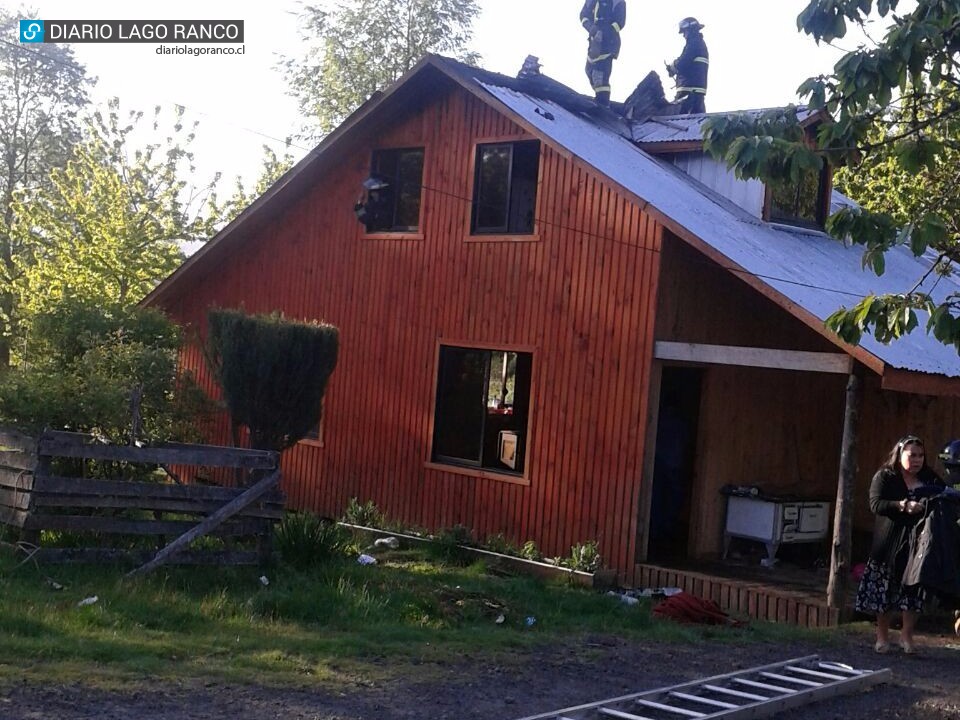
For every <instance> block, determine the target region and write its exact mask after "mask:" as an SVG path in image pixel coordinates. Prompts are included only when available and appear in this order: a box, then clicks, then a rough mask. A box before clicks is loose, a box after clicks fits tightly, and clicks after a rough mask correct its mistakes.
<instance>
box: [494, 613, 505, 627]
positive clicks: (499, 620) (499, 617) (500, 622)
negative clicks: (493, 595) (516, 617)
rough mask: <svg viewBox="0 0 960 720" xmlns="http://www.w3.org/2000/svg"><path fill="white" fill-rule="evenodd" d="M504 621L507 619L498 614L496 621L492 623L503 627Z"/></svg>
mask: <svg viewBox="0 0 960 720" xmlns="http://www.w3.org/2000/svg"><path fill="white" fill-rule="evenodd" d="M506 619H507V618H506V617H504V615H503V613H500V614H499V615H497V619H496V620H494V622H495V623H496V624H497V625H503V623H504V621H505V620H506Z"/></svg>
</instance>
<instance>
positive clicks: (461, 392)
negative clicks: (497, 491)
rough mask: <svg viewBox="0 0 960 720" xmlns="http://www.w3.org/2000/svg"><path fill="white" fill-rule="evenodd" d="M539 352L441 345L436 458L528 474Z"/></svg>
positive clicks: (434, 457) (435, 443)
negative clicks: (533, 377)
mask: <svg viewBox="0 0 960 720" xmlns="http://www.w3.org/2000/svg"><path fill="white" fill-rule="evenodd" d="M532 367H533V356H532V355H531V354H530V353H527V352H514V351H511V350H482V349H475V348H465V347H453V346H446V345H444V346H441V347H440V372H439V377H438V378H437V405H436V415H435V417H434V425H433V426H434V432H433V458H432V459H433V460H434V461H435V462H441V463H449V464H453V465H463V466H468V467H476V468H484V469H488V470H495V471H499V472H504V473H516V474H521V475H522V474H523V469H524V465H525V455H526V445H527V416H528V414H529V410H530V377H531V371H532Z"/></svg>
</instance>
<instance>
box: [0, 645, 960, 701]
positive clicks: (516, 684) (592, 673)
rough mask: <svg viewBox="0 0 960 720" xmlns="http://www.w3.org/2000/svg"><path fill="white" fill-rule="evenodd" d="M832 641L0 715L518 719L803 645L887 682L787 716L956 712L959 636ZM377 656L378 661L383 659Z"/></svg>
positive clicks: (607, 654)
mask: <svg viewBox="0 0 960 720" xmlns="http://www.w3.org/2000/svg"><path fill="white" fill-rule="evenodd" d="M838 636H839V637H838V638H837V639H835V640H831V641H830V643H829V645H824V646H820V647H818V646H815V645H809V644H804V645H795V646H791V647H785V646H782V645H776V644H772V643H765V644H755V643H746V644H731V643H729V642H726V643H721V642H715V641H711V642H704V643H702V644H700V645H673V644H663V643H660V644H644V643H635V642H627V641H624V640H622V639H620V638H616V637H612V636H605V635H604V636H592V637H590V638H588V639H587V640H585V641H583V642H580V643H577V644H573V643H567V644H559V645H551V646H544V647H540V648H538V649H536V650H531V651H524V652H522V653H518V654H516V655H515V656H513V657H511V658H510V660H509V662H508V663H506V664H505V665H503V666H496V665H490V664H488V663H486V662H484V661H480V660H477V659H471V658H470V657H463V658H460V659H458V661H457V662H455V663H452V664H451V663H447V664H444V665H443V666H438V665H433V664H425V665H421V666H413V668H412V669H409V670H405V671H404V674H403V676H402V677H395V678H394V679H391V680H389V681H387V682H383V683H358V684H354V685H349V686H342V687H339V688H337V689H336V690H333V691H331V690H329V689H317V688H310V687H301V688H297V689H276V688H268V687H260V686H256V685H227V684H219V683H200V682H187V683H181V684H169V683H149V682H148V683H144V684H141V685H138V686H137V687H136V688H131V689H129V690H124V691H115V692H107V691H103V690H97V689H90V688H85V687H83V686H80V685H65V686H31V685H27V684H20V685H15V686H5V687H2V688H0V718H2V719H3V720H27V719H28V718H29V719H30V720H81V719H84V720H86V719H88V718H89V719H91V720H93V719H94V718H96V720H113V719H115V718H116V719H118V720H119V719H120V718H123V719H126V718H138V719H142V720H201V719H203V720H208V719H213V718H229V719H230V720H268V719H269V720H281V719H282V720H400V719H404V720H406V719H408V718H424V719H425V720H426V719H430V720H443V719H449V720H454V719H456V720H480V719H481V718H482V719H483V720H516V718H521V717H524V716H527V715H532V714H535V713H541V712H547V711H551V710H558V709H560V708H563V707H569V706H571V705H577V704H582V703H588V702H593V701H596V700H602V699H605V698H610V697H615V696H618V695H623V694H627V693H632V692H639V691H642V690H649V689H654V688H657V687H661V686H664V685H673V684H676V683H680V682H684V681H688V680H695V679H698V678H705V677H708V676H711V675H717V674H723V673H727V672H731V671H734V670H736V669H740V668H748V667H753V666H756V665H763V664H767V663H771V662H777V661H781V660H788V659H790V658H794V657H800V656H803V655H810V654H817V655H820V656H821V657H822V658H823V659H826V660H836V661H843V662H846V663H849V664H852V665H854V666H855V667H859V668H870V669H877V668H882V667H889V668H891V669H892V671H893V680H892V682H891V683H890V684H888V685H884V686H881V687H878V688H874V689H871V690H868V691H865V692H862V693H858V694H856V695H851V696H845V697H841V698H835V699H832V700H827V701H823V702H820V703H814V704H811V705H807V706H804V707H802V708H799V709H795V710H792V711H789V712H785V713H783V714H782V715H780V717H781V718H784V719H785V720H828V719H830V720H832V719H833V718H844V719H846V718H864V719H868V718H869V720H885V719H887V718H907V719H914V718H915V719H916V720H941V719H945V718H960V641H958V639H957V638H956V637H954V636H953V635H952V634H950V635H949V636H947V635H939V636H938V635H935V634H927V635H923V636H919V638H918V639H919V640H920V644H921V645H922V647H921V652H920V653H919V654H918V655H916V656H907V655H904V654H902V653H900V652H895V653H892V654H890V655H885V656H880V655H877V654H875V653H874V652H873V650H872V644H871V641H870V637H869V636H868V635H867V634H865V633H862V632H861V633H851V632H849V631H848V632H844V633H838ZM382 669H383V666H382V665H381V666H380V667H379V668H378V670H382Z"/></svg>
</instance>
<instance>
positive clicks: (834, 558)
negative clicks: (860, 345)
mask: <svg viewBox="0 0 960 720" xmlns="http://www.w3.org/2000/svg"><path fill="white" fill-rule="evenodd" d="M860 374H861V371H860V367H859V366H858V367H856V368H854V370H853V372H851V373H850V377H849V378H848V379H847V404H846V409H845V410H844V417H843V442H842V445H841V449H840V475H839V478H838V482H837V506H836V508H835V509H834V514H833V545H832V547H831V552H830V579H829V582H828V583H827V607H828V608H831V609H833V610H836V611H837V612H838V613H839V614H840V615H841V616H843V615H844V613H845V610H846V605H847V583H848V581H849V580H848V579H849V577H850V554H851V550H852V544H853V529H852V528H853V517H852V515H853V487H854V484H855V482H856V475H857V440H858V436H859V433H860V406H861V403H862V401H863V381H862V380H861V379H860ZM841 619H842V617H841Z"/></svg>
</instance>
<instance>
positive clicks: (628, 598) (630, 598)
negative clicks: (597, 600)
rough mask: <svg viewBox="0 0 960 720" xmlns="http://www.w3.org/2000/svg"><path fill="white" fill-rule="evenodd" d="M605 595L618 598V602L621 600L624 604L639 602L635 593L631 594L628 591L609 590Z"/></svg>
mask: <svg viewBox="0 0 960 720" xmlns="http://www.w3.org/2000/svg"><path fill="white" fill-rule="evenodd" d="M607 595H610V596H611V597H615V598H619V599H620V602H622V603H623V604H624V605H638V604H639V603H640V600H639V599H638V598H637V597H636V596H635V595H631V594H629V593H618V592H614V591H613V590H611V591H609V592H608V593H607Z"/></svg>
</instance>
